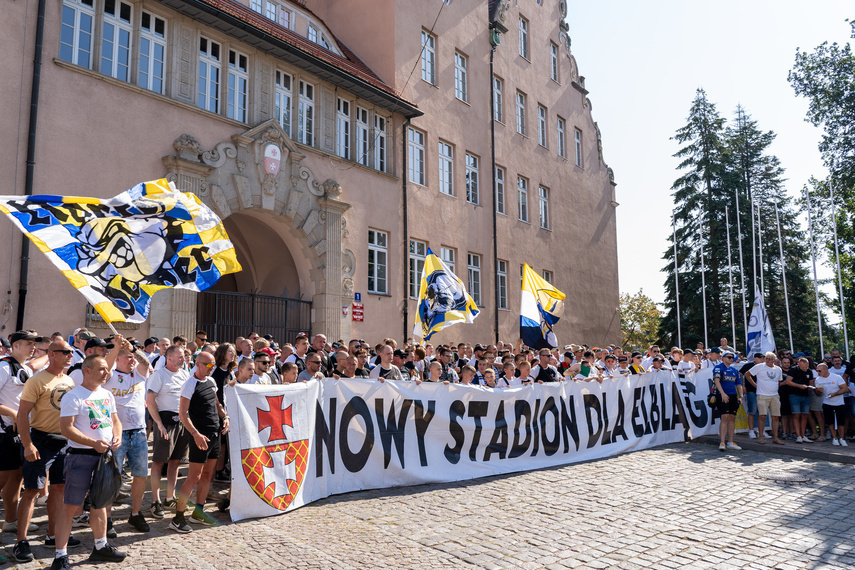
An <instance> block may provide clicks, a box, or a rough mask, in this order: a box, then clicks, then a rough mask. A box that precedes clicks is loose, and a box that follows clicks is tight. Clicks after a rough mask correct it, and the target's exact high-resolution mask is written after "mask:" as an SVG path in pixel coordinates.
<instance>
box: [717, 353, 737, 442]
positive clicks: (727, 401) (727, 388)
mask: <svg viewBox="0 0 855 570" xmlns="http://www.w3.org/2000/svg"><path fill="white" fill-rule="evenodd" d="M733 358H734V356H733V353H732V352H725V353H724V354H722V355H721V362H720V363H718V364H716V365H715V367H714V368H713V381H714V382H715V387H716V390H718V401H717V402H716V407H718V410H719V413H721V422H720V423H719V426H718V433H719V436H720V437H721V443H720V444H719V446H718V449H719V451H724V450H726V449H737V450H738V449H742V448H741V447H739V446H738V445H736V444H735V443H733V427H734V423H735V422H736V411H737V410H738V409H739V404H740V402H741V401H742V378H741V376H740V374H739V370H737V369H736V367H735V366H733Z"/></svg>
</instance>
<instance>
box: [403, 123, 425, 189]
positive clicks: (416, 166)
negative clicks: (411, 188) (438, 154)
mask: <svg viewBox="0 0 855 570" xmlns="http://www.w3.org/2000/svg"><path fill="white" fill-rule="evenodd" d="M407 138H408V141H407V147H408V151H407V162H408V163H409V170H410V182H412V183H414V184H421V185H422V186H424V185H425V134H424V133H423V132H421V131H417V130H416V129H413V128H410V130H409V133H408V136H407Z"/></svg>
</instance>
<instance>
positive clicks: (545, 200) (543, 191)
mask: <svg viewBox="0 0 855 570" xmlns="http://www.w3.org/2000/svg"><path fill="white" fill-rule="evenodd" d="M538 197H539V199H540V227H541V228H543V229H545V230H548V229H549V189H548V188H544V187H543V186H541V187H540V190H539V193H538Z"/></svg>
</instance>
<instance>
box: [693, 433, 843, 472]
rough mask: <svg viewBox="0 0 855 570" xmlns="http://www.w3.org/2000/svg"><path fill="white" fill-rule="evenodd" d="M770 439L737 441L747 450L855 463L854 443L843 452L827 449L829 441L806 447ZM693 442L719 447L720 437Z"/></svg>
mask: <svg viewBox="0 0 855 570" xmlns="http://www.w3.org/2000/svg"><path fill="white" fill-rule="evenodd" d="M768 441H769V443H766V445H760V444H759V443H756V440H751V439H748V438H742V437H741V438H737V442H736V443H737V445H739V447H741V448H742V449H743V450H747V451H761V452H766V453H773V454H775V455H789V456H793V457H803V458H805V459H818V460H820V461H830V462H832V463H844V464H846V465H855V446H853V445H852V444H850V447H849V448H844V449H847V450H848V449H852V450H853V451H852V452H849V453H841V452H838V451H836V450H833V449H834V448H832V449H825V446H831V444H830V443H828V442H818V443H809V444H807V445H810V446H817V447H814V448H805V447H802V446H801V444H798V443H790V442H787V443H786V444H784V445H772V444H771V440H768ZM692 442H693V443H694V442H697V443H703V444H706V445H714V446H716V447H718V444H719V438H718V436H717V435H705V436H702V437H699V438H698V439H694V440H692ZM819 446H822V447H819Z"/></svg>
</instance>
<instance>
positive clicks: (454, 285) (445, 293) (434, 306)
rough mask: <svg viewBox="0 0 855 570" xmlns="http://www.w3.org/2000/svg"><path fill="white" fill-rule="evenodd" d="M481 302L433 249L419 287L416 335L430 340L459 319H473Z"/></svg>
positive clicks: (429, 254) (467, 320) (426, 260)
mask: <svg viewBox="0 0 855 570" xmlns="http://www.w3.org/2000/svg"><path fill="white" fill-rule="evenodd" d="M479 312H480V311H479V310H478V305H476V304H475V301H473V300H472V297H470V296H469V294H468V293H467V292H466V287H464V286H463V281H461V280H460V278H459V277H457V275H455V274H454V273H452V272H451V270H450V269H449V268H448V267H446V265H445V263H443V262H442V260H441V259H440V258H439V257H438V256H437V255H436V254H435V253H434V252H433V251H431V250H430V249H428V250H427V257H425V269H424V273H422V283H421V286H420V287H419V308H418V311H417V312H416V323H415V327H414V328H413V335H414V336H417V337H420V338H423V339H424V340H430V337H432V336H433V335H434V333H438V332H439V331H441V330H442V329H444V328H445V327H450V326H451V325H456V324H457V323H471V322H472V321H473V320H474V319H475V317H477V316H478V313H479Z"/></svg>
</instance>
